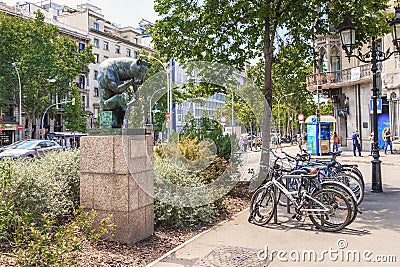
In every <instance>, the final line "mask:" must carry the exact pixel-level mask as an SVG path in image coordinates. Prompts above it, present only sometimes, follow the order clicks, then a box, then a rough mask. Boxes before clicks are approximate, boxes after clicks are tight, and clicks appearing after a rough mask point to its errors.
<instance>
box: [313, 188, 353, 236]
mask: <svg viewBox="0 0 400 267" xmlns="http://www.w3.org/2000/svg"><path fill="white" fill-rule="evenodd" d="M312 197H313V198H312V199H309V201H308V208H310V209H313V208H314V209H315V208H329V211H328V212H326V213H324V214H323V215H320V214H309V218H310V220H311V221H312V223H313V224H314V225H315V226H316V227H317V228H318V229H321V230H322V231H325V232H337V231H340V230H342V229H343V228H345V227H346V226H347V225H348V224H349V221H350V217H351V207H350V203H349V201H348V200H347V198H346V196H344V195H343V194H342V193H340V192H339V191H337V190H334V189H321V190H318V191H316V192H315V193H314V194H313V195H312ZM314 199H315V200H314ZM316 200H317V201H319V202H320V203H322V204H323V205H324V206H321V204H319V203H318V202H317V201H316ZM336 219H337V220H336Z"/></svg>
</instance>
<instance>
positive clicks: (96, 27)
mask: <svg viewBox="0 0 400 267" xmlns="http://www.w3.org/2000/svg"><path fill="white" fill-rule="evenodd" d="M93 29H95V30H99V29H100V27H99V24H98V23H97V22H95V23H93Z"/></svg>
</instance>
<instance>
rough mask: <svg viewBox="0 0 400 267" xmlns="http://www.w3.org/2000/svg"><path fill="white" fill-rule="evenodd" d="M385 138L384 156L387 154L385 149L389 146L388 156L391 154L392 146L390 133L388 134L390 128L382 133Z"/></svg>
mask: <svg viewBox="0 0 400 267" xmlns="http://www.w3.org/2000/svg"><path fill="white" fill-rule="evenodd" d="M383 135H384V137H385V154H387V147H388V146H390V154H393V145H392V132H390V127H388V128H386V130H385V132H384V133H383Z"/></svg>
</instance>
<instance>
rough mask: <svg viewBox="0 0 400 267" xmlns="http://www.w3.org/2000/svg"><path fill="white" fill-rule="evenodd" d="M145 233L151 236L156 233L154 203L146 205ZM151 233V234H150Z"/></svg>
mask: <svg viewBox="0 0 400 267" xmlns="http://www.w3.org/2000/svg"><path fill="white" fill-rule="evenodd" d="M144 229H145V233H146V234H147V235H148V236H150V235H152V233H154V204H151V205H148V206H146V207H145V228H144ZM150 233H151V234H150Z"/></svg>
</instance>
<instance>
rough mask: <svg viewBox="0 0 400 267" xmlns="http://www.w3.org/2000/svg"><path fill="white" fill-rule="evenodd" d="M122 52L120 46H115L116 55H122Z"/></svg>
mask: <svg viewBox="0 0 400 267" xmlns="http://www.w3.org/2000/svg"><path fill="white" fill-rule="evenodd" d="M120 50H121V47H120V46H119V45H116V46H115V53H116V54H120V53H121V52H120Z"/></svg>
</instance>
